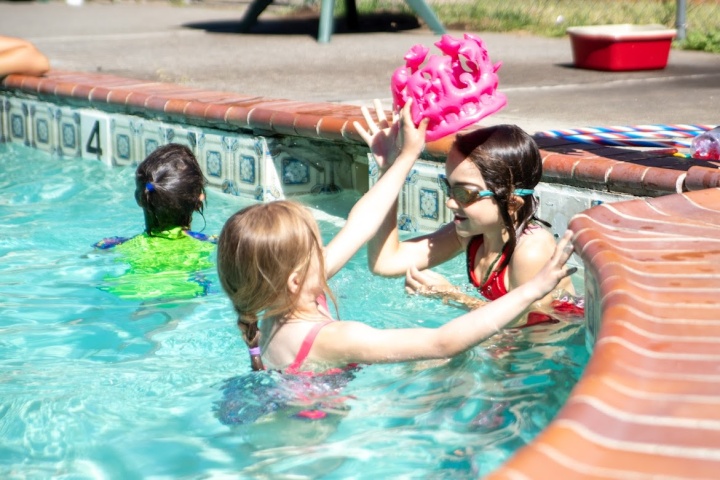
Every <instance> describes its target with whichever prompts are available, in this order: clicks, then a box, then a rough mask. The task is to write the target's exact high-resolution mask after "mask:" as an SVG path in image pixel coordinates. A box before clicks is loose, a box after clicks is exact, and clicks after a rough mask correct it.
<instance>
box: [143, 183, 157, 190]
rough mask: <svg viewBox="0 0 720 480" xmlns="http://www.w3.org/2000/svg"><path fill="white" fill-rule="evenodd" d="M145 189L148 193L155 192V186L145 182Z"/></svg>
mask: <svg viewBox="0 0 720 480" xmlns="http://www.w3.org/2000/svg"><path fill="white" fill-rule="evenodd" d="M145 188H146V189H147V191H148V192H154V191H155V185H153V183H152V182H147V183H146V184H145Z"/></svg>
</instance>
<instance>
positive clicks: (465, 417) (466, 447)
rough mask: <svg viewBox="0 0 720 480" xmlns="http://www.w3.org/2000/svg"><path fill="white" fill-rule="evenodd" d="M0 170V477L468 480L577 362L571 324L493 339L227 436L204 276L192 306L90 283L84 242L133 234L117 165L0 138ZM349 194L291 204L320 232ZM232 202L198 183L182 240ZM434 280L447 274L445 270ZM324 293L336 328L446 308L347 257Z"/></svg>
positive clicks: (104, 260) (216, 219) (124, 180)
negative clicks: (197, 204) (200, 200)
mask: <svg viewBox="0 0 720 480" xmlns="http://www.w3.org/2000/svg"><path fill="white" fill-rule="evenodd" d="M0 172H2V173H0V222H1V223H0V232H1V233H0V313H1V316H0V432H2V439H3V440H2V442H0V478H23V479H25V478H39V479H40V478H42V479H44V478H65V479H91V478H92V479H96V478H97V479H99V478H273V479H274V478H328V479H331V478H349V477H352V478H368V479H370V478H373V479H374V478H392V477H402V478H453V479H457V478H477V477H478V476H480V475H484V474H487V473H488V472H490V471H492V470H494V469H495V468H497V467H498V466H499V465H500V464H501V463H502V462H504V461H505V460H507V458H508V457H509V456H510V455H512V453H513V452H514V451H515V450H517V449H518V448H520V447H522V446H524V445H526V444H527V443H528V442H530V441H531V440H532V439H533V438H534V437H535V436H536V435H537V434H538V433H539V432H540V431H541V430H542V429H543V428H544V427H545V426H546V425H547V424H548V423H549V422H550V421H551V420H552V418H553V417H554V416H555V415H556V413H557V411H558V410H559V408H560V406H561V405H562V404H563V403H564V401H565V399H566V398H567V397H568V395H569V392H570V389H571V388H572V386H573V385H574V384H575V382H576V381H577V379H578V378H579V376H580V374H581V371H582V369H583V368H584V365H585V364H586V362H587V359H588V353H587V350H586V348H585V332H584V327H583V326H582V325H581V324H580V322H577V323H572V322H562V323H559V324H555V325H549V326H538V327H533V328H529V329H524V330H508V331H506V332H503V333H502V334H500V335H497V336H495V337H493V338H492V339H490V340H488V341H487V342H485V343H484V344H483V345H481V346H479V347H477V348H475V349H473V350H471V351H470V352H468V353H467V354H464V355H461V356H459V357H457V358H454V359H452V360H450V361H442V362H418V363H410V364H394V365H373V366H365V367H363V368H361V369H360V370H359V371H357V372H354V373H353V378H352V379H351V380H349V381H348V382H347V384H346V385H344V386H343V387H342V388H339V389H336V390H333V389H329V390H328V391H327V392H325V398H324V401H326V403H328V404H331V405H335V406H337V408H336V409H335V410H334V411H331V412H330V414H329V415H328V416H327V417H326V418H324V419H320V420H309V419H307V418H298V417H297V416H295V415H293V412H294V411H296V410H297V409H295V410H293V409H292V408H289V409H286V408H279V409H278V410H276V411H274V412H272V413H271V414H269V415H264V416H261V417H259V418H258V419H257V420H255V421H252V422H246V423H238V424H228V422H223V421H221V420H223V418H222V414H221V413H220V408H221V407H220V406H222V405H223V404H224V402H227V400H228V397H227V396H226V394H227V389H226V388H225V387H226V386H227V382H228V381H231V380H232V379H234V378H237V377H241V378H242V377H243V376H247V375H249V374H250V366H249V359H248V355H247V349H246V347H245V345H244V344H243V342H242V339H241V338H240V335H239V334H238V331H237V328H236V326H235V315H234V312H233V310H232V307H231V305H230V303H229V301H228V300H227V299H226V298H225V296H224V295H223V294H222V292H221V291H220V288H219V284H218V282H217V274H216V273H215V271H214V269H213V268H210V269H208V270H207V271H204V272H201V273H202V274H204V275H205V276H206V277H207V279H209V281H210V291H209V294H208V295H207V296H204V297H198V298H192V299H185V300H167V299H166V300H150V301H132V300H123V299H120V298H117V297H115V296H113V295H112V294H110V293H108V292H106V291H103V290H102V287H103V282H104V278H106V276H107V275H108V273H112V272H115V273H118V272H122V268H123V266H122V265H121V264H119V263H118V262H117V258H116V256H115V255H114V254H113V253H112V252H100V251H95V250H93V249H92V247H91V245H92V244H93V243H95V242H96V241H98V240H100V239H102V238H103V237H108V236H114V235H119V236H131V235H134V234H137V233H139V232H141V231H142V229H143V226H144V225H143V220H142V212H141V210H140V208H139V207H138V206H137V205H136V204H135V201H134V199H133V190H134V181H133V174H134V169H133V168H112V169H111V168H108V167H106V166H105V165H103V164H101V163H100V162H90V161H84V160H74V159H71V160H68V159H61V160H58V159H51V158H49V157H48V156H46V155H45V154H43V153H40V152H38V151H36V150H33V149H29V148H25V147H21V146H16V145H6V144H0ZM356 199H357V194H355V193H352V192H343V193H340V194H333V195H328V196H307V197H302V198H301V200H302V201H303V202H304V203H306V204H307V205H309V206H312V207H313V208H314V209H315V210H314V211H315V213H316V216H317V218H318V219H319V221H320V225H321V229H322V231H323V235H324V236H325V237H326V240H327V239H328V238H329V237H330V236H331V235H332V234H333V233H334V232H336V231H337V229H338V228H339V226H340V225H342V223H343V220H342V218H343V217H344V216H345V215H346V214H347V212H348V210H349V208H350V207H351V206H352V204H353V202H354V201H355V200H356ZM247 204H248V201H247V200H242V199H239V198H237V197H232V196H227V195H224V194H221V193H218V192H217V191H214V190H210V191H209V192H208V205H207V208H206V213H205V221H203V218H201V217H199V216H197V215H196V217H195V218H194V220H193V229H194V230H200V229H203V227H204V233H207V234H214V233H219V231H220V228H221V227H222V224H223V222H224V220H225V219H226V218H227V217H229V216H230V215H231V214H232V213H234V212H235V211H237V210H238V209H239V208H241V207H243V206H245V205H247ZM439 270H440V271H441V273H445V274H447V275H448V276H450V277H451V279H453V280H454V281H456V282H457V283H462V282H464V281H465V279H464V274H463V273H462V272H463V270H462V259H460V258H458V259H456V261H454V262H451V263H450V264H447V265H444V266H443V267H442V268H441V269H439ZM330 283H331V287H332V288H333V290H334V291H335V292H336V294H337V297H338V300H339V310H340V312H339V313H340V317H341V318H344V319H355V320H360V321H364V322H367V323H369V324H371V325H373V326H376V327H387V328H390V327H411V326H419V325H422V326H439V325H441V324H442V323H443V322H445V321H447V320H448V319H450V318H452V317H453V316H455V315H457V314H458V313H459V312H458V310H456V309H454V308H453V307H450V306H445V305H442V304H441V303H440V302H437V301H434V300H430V299H424V298H416V297H409V296H407V295H405V293H404V290H403V281H402V279H384V278H379V277H374V276H373V275H371V274H370V273H369V272H368V270H367V267H366V254H365V252H364V251H361V252H360V253H358V255H356V257H355V258H354V259H353V260H352V261H351V263H350V264H349V265H348V266H347V267H346V268H345V269H344V270H343V271H341V272H340V273H339V274H338V275H337V276H336V277H335V278H334V279H332V280H331V282H330ZM228 395H236V397H235V398H233V399H231V400H233V401H238V402H242V401H244V399H243V398H242V396H241V397H237V395H247V396H248V401H255V402H259V403H260V404H262V403H263V399H262V398H261V397H257V398H252V397H253V395H260V393H259V392H258V391H255V390H252V391H247V390H246V391H244V392H243V391H242V390H239V391H233V392H230V393H229V394H228Z"/></svg>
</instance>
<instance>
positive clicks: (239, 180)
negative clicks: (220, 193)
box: [223, 135, 277, 198]
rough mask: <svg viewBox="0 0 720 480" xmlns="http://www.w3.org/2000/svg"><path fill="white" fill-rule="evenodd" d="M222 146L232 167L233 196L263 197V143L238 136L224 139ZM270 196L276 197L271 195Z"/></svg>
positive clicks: (260, 140) (256, 139) (255, 139)
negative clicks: (228, 155) (228, 156)
mask: <svg viewBox="0 0 720 480" xmlns="http://www.w3.org/2000/svg"><path fill="white" fill-rule="evenodd" d="M223 144H224V145H225V148H226V149H227V151H228V153H229V154H230V158H231V162H232V165H233V169H232V170H233V182H234V185H235V192H236V193H235V195H239V196H241V197H246V198H257V196H258V194H259V195H260V196H261V197H264V196H265V191H264V189H263V187H262V186H261V181H262V178H263V172H262V168H263V166H264V165H265V157H266V143H265V141H264V140H263V139H260V138H258V137H250V136H247V137H246V136H239V135H238V136H232V137H230V136H227V137H224V138H223ZM272 169H273V171H274V170H275V167H274V166H273V167H272ZM275 177H276V176H275ZM273 178H274V177H273ZM258 188H260V190H259V191H260V193H258ZM276 193H277V192H276ZM272 196H274V197H276V196H277V195H275V194H273V195H272Z"/></svg>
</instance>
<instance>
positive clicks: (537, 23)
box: [304, 0, 720, 53]
mask: <svg viewBox="0 0 720 480" xmlns="http://www.w3.org/2000/svg"><path fill="white" fill-rule="evenodd" d="M426 1H428V3H429V4H430V5H431V7H432V8H433V10H434V11H435V13H436V15H437V16H438V18H439V19H440V21H441V22H442V23H443V24H444V25H445V26H446V27H447V28H448V29H451V30H467V31H477V32H527V33H531V34H534V35H540V36H547V37H561V36H563V35H565V29H566V28H567V27H571V26H579V25H604V24H617V23H634V24H649V23H658V24H661V25H665V26H667V27H668V28H673V27H674V25H675V9H676V5H677V1H676V0H444V1H438V0H435V1H433V0H426ZM356 3H357V7H358V12H359V13H360V14H361V15H362V14H369V13H377V12H379V11H388V12H403V13H408V14H412V11H411V10H410V8H409V7H408V6H407V4H406V3H405V2H404V1H402V0H356ZM312 4H316V5H319V0H315V1H314V2H313V0H305V3H304V5H305V6H308V5H312ZM687 4H688V8H687V25H688V27H687V29H686V31H687V38H686V39H685V40H684V41H678V42H676V45H675V46H676V47H678V48H684V49H689V50H703V51H708V52H717V53H720V2H717V1H714V0H713V1H708V0H688V1H687ZM343 9H344V1H343V0H337V4H336V11H337V13H338V14H342V11H343Z"/></svg>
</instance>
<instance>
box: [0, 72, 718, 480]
mask: <svg viewBox="0 0 720 480" xmlns="http://www.w3.org/2000/svg"><path fill="white" fill-rule="evenodd" d="M0 85H1V86H2V88H4V89H5V90H14V91H17V92H24V93H27V94H31V95H38V96H41V97H45V98H48V97H49V98H53V97H54V98H55V99H56V100H57V101H58V102H60V103H66V104H67V103H70V104H77V105H79V106H85V107H95V108H99V109H102V110H109V111H114V112H123V113H129V114H136V115H144V116H152V117H162V118H168V119H171V120H176V121H178V122H183V121H186V122H188V123H193V124H200V125H208V126H213V127H215V128H223V129H227V130H246V131H254V132H257V133H262V134H266V135H274V134H277V135H295V136H301V137H311V138H315V139H320V140H325V141H329V142H350V143H354V144H358V145H362V140H361V139H360V137H359V136H358V135H357V133H356V132H355V130H354V129H353V128H352V122H353V121H355V120H357V121H360V122H361V123H362V122H363V118H362V115H361V113H360V109H359V108H358V107H356V106H350V105H340V104H332V103H306V102H295V101H291V100H282V99H270V98H264V97H251V96H247V95H240V94H235V93H227V92H212V91H204V90H199V89H193V88H189V87H183V86H179V85H172V84H165V83H155V82H143V81H140V80H135V79H129V78H124V77H117V76H111V75H98V74H90V73H80V72H63V71H51V72H50V73H49V74H48V75H46V76H45V77H28V76H22V75H10V76H7V77H5V78H4V79H3V80H2V82H0ZM537 140H538V143H539V145H540V147H541V151H542V154H543V168H544V174H543V179H544V180H545V181H548V182H553V183H561V184H566V185H573V186H578V187H584V188H591V189H596V190H602V191H612V192H622V193H630V194H634V195H637V196H645V197H648V198H643V199H636V200H631V201H626V202H619V203H612V204H608V203H606V204H602V205H599V206H597V207H594V208H592V209H589V210H586V211H585V212H583V213H582V214H580V215H577V216H576V217H575V218H573V219H572V221H571V222H570V228H571V229H572V230H573V231H574V232H575V238H574V243H575V247H576V250H577V251H578V252H579V254H580V256H581V257H582V259H583V261H584V262H585V265H586V270H587V273H588V274H589V275H590V276H592V278H593V279H594V282H595V283H596V284H597V292H595V295H596V296H597V299H596V300H597V304H598V305H599V308H600V312H601V313H600V318H601V326H600V328H599V331H598V333H597V343H596V345H595V351H594V353H593V355H592V358H591V360H590V363H589V364H588V366H587V369H586V371H585V373H584V374H583V376H582V378H581V380H580V381H579V383H578V384H577V385H576V387H575V388H574V390H573V391H572V393H571V396H570V398H569V400H568V402H567V404H566V405H565V406H564V407H563V409H562V410H561V412H560V413H559V415H558V417H557V418H556V419H555V420H554V421H553V422H552V423H551V424H550V426H549V427H548V428H547V429H546V430H544V431H543V432H542V433H541V434H540V435H539V436H538V437H537V438H536V439H535V440H534V441H533V442H532V443H531V444H530V445H529V446H527V447H525V448H523V449H522V450H520V451H519V452H518V453H517V454H516V455H515V456H513V457H512V458H511V459H510V461H509V462H508V463H507V464H506V465H504V466H503V467H501V468H500V469H499V470H498V471H496V472H494V473H493V474H491V475H490V476H489V478H518V479H519V478H547V479H553V480H556V479H576V478H577V479H581V478H582V479H587V478H616V479H624V478H638V479H640V478H657V477H663V478H718V477H719V476H720V473H719V472H720V295H718V292H720V189H719V188H718V187H720V170H718V168H717V165H715V164H711V163H708V162H700V161H695V160H688V159H683V158H678V157H673V156H668V155H663V154H654V153H642V152H637V151H633V150H631V149H624V148H617V147H602V146H598V145H587V144H577V143H571V142H567V141H563V140H558V139H550V138H538V139H537ZM451 141H452V139H451V138H446V139H443V140H441V141H438V142H434V143H431V144H429V145H428V148H427V151H428V153H429V155H431V156H435V157H438V159H441V158H442V157H443V156H444V154H445V153H446V152H447V149H448V147H449V145H450V143H451Z"/></svg>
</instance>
